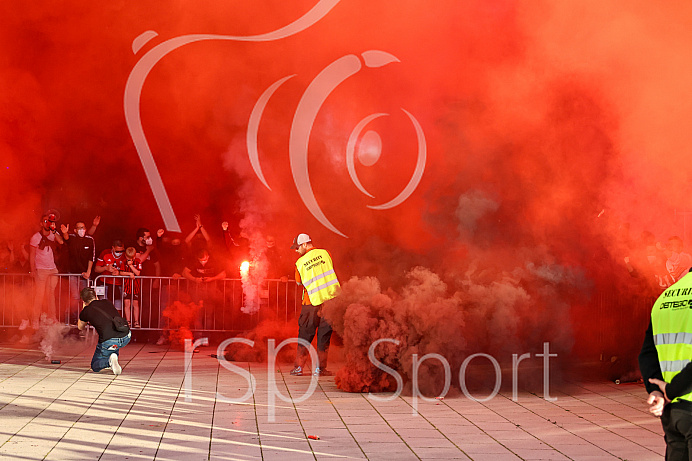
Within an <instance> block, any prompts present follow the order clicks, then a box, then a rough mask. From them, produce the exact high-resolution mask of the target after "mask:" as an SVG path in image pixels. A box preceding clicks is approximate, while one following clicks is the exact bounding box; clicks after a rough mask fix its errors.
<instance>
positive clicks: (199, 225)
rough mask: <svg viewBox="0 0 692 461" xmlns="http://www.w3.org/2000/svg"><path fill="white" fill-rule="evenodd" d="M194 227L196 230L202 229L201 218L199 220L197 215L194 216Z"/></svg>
mask: <svg viewBox="0 0 692 461" xmlns="http://www.w3.org/2000/svg"><path fill="white" fill-rule="evenodd" d="M195 226H197V228H198V229H199V228H200V227H202V218H200V217H199V215H198V214H196V215H195Z"/></svg>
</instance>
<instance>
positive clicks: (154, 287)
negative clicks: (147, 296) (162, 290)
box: [151, 279, 161, 290]
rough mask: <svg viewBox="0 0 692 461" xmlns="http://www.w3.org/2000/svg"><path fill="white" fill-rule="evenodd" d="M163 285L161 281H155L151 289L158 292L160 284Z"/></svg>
mask: <svg viewBox="0 0 692 461" xmlns="http://www.w3.org/2000/svg"><path fill="white" fill-rule="evenodd" d="M160 283H161V280H159V279H154V281H153V282H152V283H151V287H152V288H153V289H154V290H156V289H158V288H159V284H160Z"/></svg>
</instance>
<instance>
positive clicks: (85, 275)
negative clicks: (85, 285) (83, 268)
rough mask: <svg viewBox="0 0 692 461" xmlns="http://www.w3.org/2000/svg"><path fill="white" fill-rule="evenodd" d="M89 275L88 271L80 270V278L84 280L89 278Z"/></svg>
mask: <svg viewBox="0 0 692 461" xmlns="http://www.w3.org/2000/svg"><path fill="white" fill-rule="evenodd" d="M89 276H91V274H90V273H89V272H82V278H83V279H84V280H89Z"/></svg>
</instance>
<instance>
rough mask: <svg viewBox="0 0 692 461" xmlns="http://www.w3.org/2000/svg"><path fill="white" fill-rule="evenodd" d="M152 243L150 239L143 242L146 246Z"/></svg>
mask: <svg viewBox="0 0 692 461" xmlns="http://www.w3.org/2000/svg"><path fill="white" fill-rule="evenodd" d="M152 243H154V240H153V239H152V238H151V237H149V238H147V239H145V240H144V244H145V245H147V246H149V245H151V244H152Z"/></svg>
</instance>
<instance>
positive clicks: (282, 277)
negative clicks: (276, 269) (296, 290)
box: [279, 275, 288, 283]
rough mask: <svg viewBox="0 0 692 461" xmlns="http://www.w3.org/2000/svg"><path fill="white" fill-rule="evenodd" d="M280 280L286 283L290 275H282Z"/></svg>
mask: <svg viewBox="0 0 692 461" xmlns="http://www.w3.org/2000/svg"><path fill="white" fill-rule="evenodd" d="M279 280H280V281H282V282H283V283H286V282H288V277H287V276H285V275H282V276H281V278H280V279H279Z"/></svg>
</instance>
